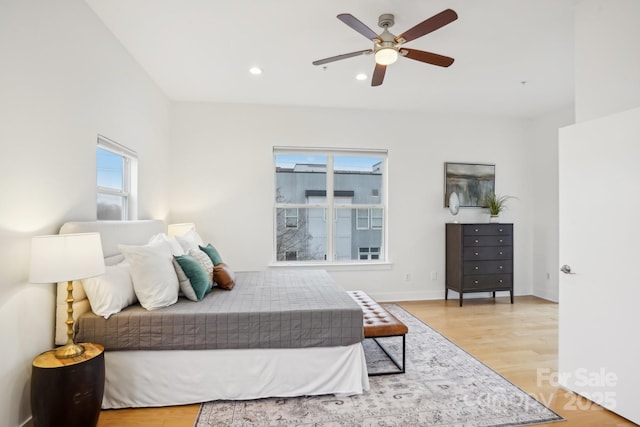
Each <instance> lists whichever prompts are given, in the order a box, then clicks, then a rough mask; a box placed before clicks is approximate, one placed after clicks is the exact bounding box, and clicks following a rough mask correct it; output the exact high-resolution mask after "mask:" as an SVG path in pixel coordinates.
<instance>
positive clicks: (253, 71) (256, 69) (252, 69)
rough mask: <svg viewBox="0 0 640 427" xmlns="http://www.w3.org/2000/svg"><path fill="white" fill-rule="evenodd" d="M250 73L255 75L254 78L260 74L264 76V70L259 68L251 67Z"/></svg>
mask: <svg viewBox="0 0 640 427" xmlns="http://www.w3.org/2000/svg"><path fill="white" fill-rule="evenodd" d="M249 72H250V73H251V74H253V75H254V76H257V75H259V74H262V68H259V67H251V68H249Z"/></svg>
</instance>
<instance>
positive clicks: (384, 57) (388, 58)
mask: <svg viewBox="0 0 640 427" xmlns="http://www.w3.org/2000/svg"><path fill="white" fill-rule="evenodd" d="M375 58H376V62H377V63H378V64H380V65H390V64H393V63H394V62H396V61H397V60H398V51H397V50H395V49H394V48H391V47H383V48H382V49H379V50H378V51H377V52H376V54H375Z"/></svg>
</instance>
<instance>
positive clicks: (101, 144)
mask: <svg viewBox="0 0 640 427" xmlns="http://www.w3.org/2000/svg"><path fill="white" fill-rule="evenodd" d="M96 182H97V199H96V201H97V218H98V220H127V219H135V218H136V213H137V207H136V197H135V194H136V187H137V186H136V182H137V155H136V153H135V151H133V150H130V149H128V148H127V147H124V146H122V145H120V144H118V143H116V142H114V141H111V140H109V139H107V138H105V137H103V136H100V135H99V136H98V147H97V148H96Z"/></svg>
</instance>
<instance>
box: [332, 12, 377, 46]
mask: <svg viewBox="0 0 640 427" xmlns="http://www.w3.org/2000/svg"><path fill="white" fill-rule="evenodd" d="M338 19H339V20H341V21H342V22H344V23H345V24H347V25H348V26H350V27H351V28H353V29H354V30H356V31H357V32H359V33H360V34H362V35H363V36H365V37H366V38H368V39H369V40H378V35H377V34H376V33H374V32H373V30H372V29H371V28H369V27H367V26H366V25H365V24H363V23H362V21H360V20H359V19H358V18H356V17H355V16H353V15H352V14H350V13H341V14H340V15H338Z"/></svg>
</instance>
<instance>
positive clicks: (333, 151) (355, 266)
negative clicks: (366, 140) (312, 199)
mask: <svg viewBox="0 0 640 427" xmlns="http://www.w3.org/2000/svg"><path fill="white" fill-rule="evenodd" d="M303 153H311V154H318V155H329V156H328V157H327V165H326V168H327V188H326V194H328V195H332V194H334V182H333V175H334V174H333V172H332V173H328V172H329V171H333V156H335V155H338V156H340V155H342V156H349V155H352V156H381V157H382V159H383V160H382V173H383V175H382V176H383V182H382V196H377V197H380V204H379V205H344V204H336V203H334V199H333V197H327V199H328V203H326V204H313V205H309V204H307V205H300V204H285V203H275V206H274V210H273V215H274V221H273V223H274V225H275V226H276V227H277V221H276V218H277V215H276V212H277V210H278V209H279V208H286V207H304V208H322V209H325V212H326V211H333V212H335V210H336V208H351V209H353V208H356V207H357V208H372V207H374V208H377V209H381V210H382V228H383V234H382V242H381V244H380V252H379V253H380V254H381V255H382V256H381V257H380V259H378V260H375V261H360V260H353V261H351V262H345V261H336V260H331V259H327V260H325V261H295V262H286V261H277V259H274V260H273V261H272V262H271V264H270V265H269V266H270V267H285V268H289V267H301V268H317V267H318V266H321V267H322V268H326V269H327V270H330V271H349V270H359V269H367V270H371V269H382V270H388V269H391V268H392V265H393V264H392V263H391V261H390V259H391V258H390V254H389V245H388V241H389V226H388V225H389V220H388V217H389V216H388V213H387V212H388V211H387V209H388V206H387V201H388V195H389V175H388V161H389V159H388V154H389V152H388V150H386V149H352V148H319V147H304V148H302V147H288V146H274V147H273V160H274V162H275V157H276V155H277V154H303ZM272 170H275V163H274V165H273V168H272ZM274 180H275V174H274ZM274 184H275V181H274ZM274 193H275V191H274ZM376 229H378V228H376ZM275 230H276V228H274V238H273V251H272V253H273V254H274V255H275V254H276V246H277V242H276V238H275V233H276V231H275ZM327 233H328V236H333V235H334V234H333V233H334V221H329V222H328V224H327ZM327 254H333V256H334V257H335V251H334V239H333V238H328V239H327ZM327 258H331V257H327Z"/></svg>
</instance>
